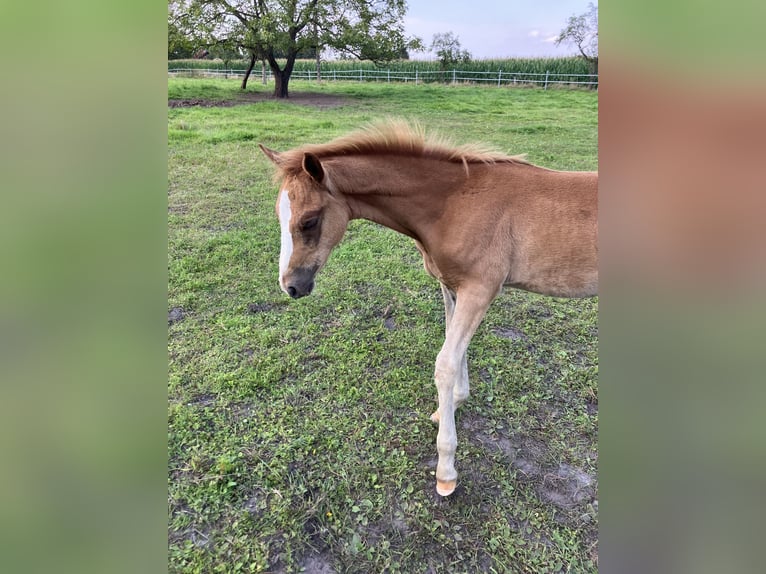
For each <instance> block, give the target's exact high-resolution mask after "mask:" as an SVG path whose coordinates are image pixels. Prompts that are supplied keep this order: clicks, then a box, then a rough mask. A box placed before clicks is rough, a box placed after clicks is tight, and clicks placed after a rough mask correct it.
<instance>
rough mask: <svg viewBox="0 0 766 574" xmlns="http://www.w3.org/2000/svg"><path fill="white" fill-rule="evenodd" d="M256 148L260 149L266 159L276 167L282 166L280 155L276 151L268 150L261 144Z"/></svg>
mask: <svg viewBox="0 0 766 574" xmlns="http://www.w3.org/2000/svg"><path fill="white" fill-rule="evenodd" d="M258 147H259V148H261V151H262V152H263V153H265V154H266V157H267V158H269V159H270V160H271V161H272V162H274V163H275V164H276V165H281V164H282V156H281V155H280V153H279V152H278V151H274V150H273V149H269V148H267V147H266V146H265V145H263V144H258Z"/></svg>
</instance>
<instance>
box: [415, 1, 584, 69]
mask: <svg viewBox="0 0 766 574" xmlns="http://www.w3.org/2000/svg"><path fill="white" fill-rule="evenodd" d="M590 2H593V3H594V4H597V2H596V1H595V0H407V5H408V10H407V15H406V16H405V18H404V28H405V31H406V33H407V34H408V35H413V36H419V37H420V38H421V39H422V40H423V43H424V44H425V45H426V47H428V46H430V45H431V40H432V39H433V35H434V34H436V33H437V32H449V31H452V32H454V33H455V34H456V35H457V37H458V39H459V40H460V45H461V48H462V49H463V50H468V51H469V52H470V53H471V57H472V58H473V59H483V58H511V57H536V56H571V55H574V54H577V53H578V52H577V48H576V47H574V46H571V45H564V44H562V45H560V46H556V44H555V43H554V42H553V40H554V39H555V38H556V37H557V36H558V34H559V32H561V29H562V28H564V26H565V25H566V22H567V19H568V18H569V17H570V16H572V15H576V14H577V15H579V14H583V13H584V12H587V11H588V4H589V3H590ZM410 57H411V58H415V59H424V60H427V59H435V58H436V56H435V55H434V54H433V53H430V52H418V53H413V54H410Z"/></svg>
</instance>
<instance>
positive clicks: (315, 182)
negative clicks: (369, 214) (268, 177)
mask: <svg viewBox="0 0 766 574" xmlns="http://www.w3.org/2000/svg"><path fill="white" fill-rule="evenodd" d="M260 147H261V150H263V153H265V154H266V156H267V157H268V158H269V159H270V160H271V161H272V162H274V164H276V166H277V167H278V168H280V171H281V173H282V174H283V176H284V177H283V180H282V184H281V186H280V191H279V195H278V196H277V205H276V208H277V216H278V217H279V223H280V225H281V227H282V247H281V251H280V254H279V286H280V287H281V288H282V291H284V292H285V293H287V294H288V295H290V297H292V298H294V299H297V298H299V297H303V296H305V295H308V294H309V293H311V290H312V289H313V288H314V276H315V275H316V273H317V271H319V270H320V269H321V268H322V266H323V265H324V264H325V263H326V262H327V258H328V257H329V256H330V252H331V251H332V249H333V247H335V246H336V245H337V244H338V243H339V242H340V240H341V239H342V238H343V234H344V233H345V231H346V226H347V225H348V220H349V212H348V207H347V205H346V203H345V202H344V201H343V200H342V199H341V198H340V197H339V196H338V195H337V194H336V193H333V192H332V191H330V188H329V186H328V183H329V182H328V179H327V173H326V172H325V170H324V168H323V167H322V162H321V161H320V160H319V158H318V157H317V156H316V155H314V154H312V153H304V154H303V157H302V161H301V164H300V169H289V168H288V167H287V165H286V162H287V160H286V158H285V157H283V155H282V154H280V153H278V152H275V151H273V150H270V149H268V148H267V147H264V146H260ZM291 159H292V158H291Z"/></svg>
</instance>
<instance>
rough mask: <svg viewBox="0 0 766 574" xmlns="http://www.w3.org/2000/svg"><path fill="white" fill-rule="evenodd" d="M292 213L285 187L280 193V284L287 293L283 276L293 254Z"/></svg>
mask: <svg viewBox="0 0 766 574" xmlns="http://www.w3.org/2000/svg"><path fill="white" fill-rule="evenodd" d="M292 215H293V214H292V211H291V210H290V198H289V197H287V190H286V189H283V190H282V192H281V193H280V195H279V224H280V225H281V227H282V246H281V248H280V252H279V286H280V287H281V288H282V291H284V292H285V293H286V292H287V289H286V287H285V285H284V283H283V281H282V278H283V277H284V276H285V273H286V272H287V267H288V265H289V264H290V256H291V255H292V254H293V236H292V234H291V233H290V218H291V217H292Z"/></svg>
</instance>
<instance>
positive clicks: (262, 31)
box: [168, 0, 422, 98]
mask: <svg viewBox="0 0 766 574" xmlns="http://www.w3.org/2000/svg"><path fill="white" fill-rule="evenodd" d="M168 4H169V8H168V14H169V18H171V17H172V18H173V21H174V22H176V25H177V26H179V27H180V24H178V22H185V23H186V26H185V30H186V31H187V33H188V34H189V35H190V36H193V37H196V38H200V39H203V38H204V40H205V42H206V43H207V44H209V45H212V44H220V43H226V44H230V45H234V46H237V47H238V48H240V49H242V50H244V51H245V52H246V53H247V54H248V55H249V56H250V61H251V66H250V69H252V66H253V65H254V64H255V60H256V59H260V60H262V61H265V62H267V63H268V65H269V67H270V68H271V72H272V74H273V75H274V96H275V97H277V98H286V97H288V94H289V92H288V84H289V81H290V76H291V74H292V72H293V67H294V65H295V60H296V58H297V57H298V54H299V53H306V52H310V53H311V54H317V52H320V51H321V50H322V49H323V48H325V47H326V48H332V49H334V50H337V51H338V52H341V53H347V54H351V55H353V56H355V57H357V58H360V59H367V60H372V61H373V62H375V63H381V62H385V61H388V60H392V59H395V58H396V57H397V56H398V55H399V54H401V53H402V50H406V49H408V48H409V49H414V48H417V47H418V46H422V44H421V43H420V40H418V39H417V38H407V37H406V36H405V34H404V25H403V19H404V14H405V12H406V10H407V4H406V2H405V0H322V1H321V2H320V1H319V0H168ZM281 59H284V63H282V62H280V61H279V60H281ZM247 76H249V72H248V74H246V76H245V80H244V81H243V89H244V87H245V86H246V85H247Z"/></svg>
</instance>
